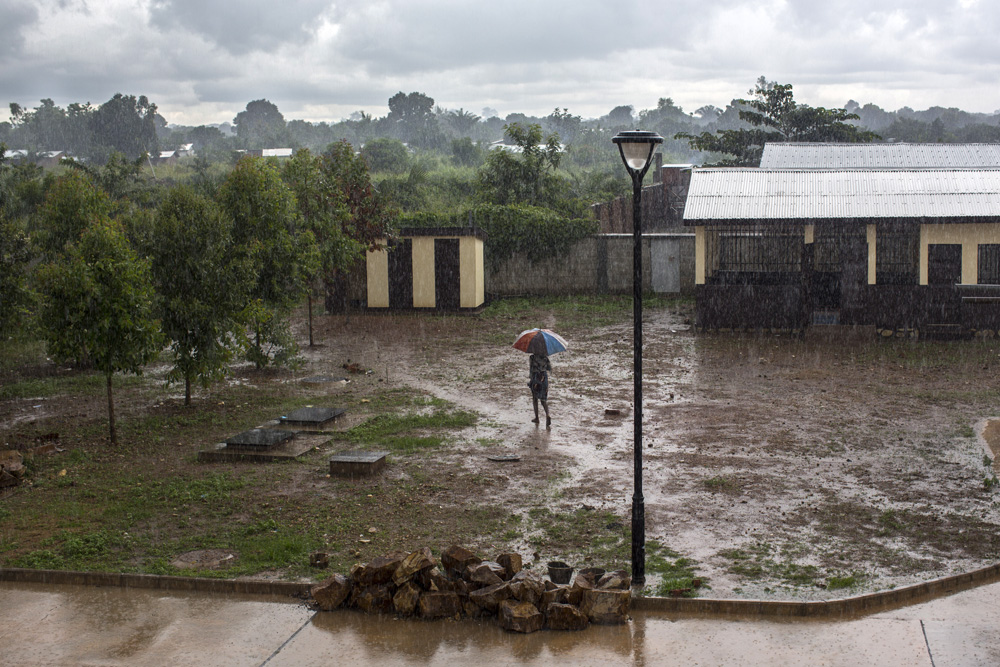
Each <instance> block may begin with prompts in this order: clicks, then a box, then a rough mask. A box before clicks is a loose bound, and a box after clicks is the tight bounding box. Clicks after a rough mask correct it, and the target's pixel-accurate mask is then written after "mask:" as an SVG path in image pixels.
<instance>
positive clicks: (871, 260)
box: [866, 225, 878, 285]
mask: <svg viewBox="0 0 1000 667" xmlns="http://www.w3.org/2000/svg"><path fill="white" fill-rule="evenodd" d="M866 233H867V236H868V284H869V285H874V284H875V277H876V275H878V261H877V259H878V258H877V257H876V256H875V249H876V248H877V247H878V245H877V244H876V243H875V225H868V226H867V229H866Z"/></svg>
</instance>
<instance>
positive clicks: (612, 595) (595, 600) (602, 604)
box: [580, 590, 632, 625]
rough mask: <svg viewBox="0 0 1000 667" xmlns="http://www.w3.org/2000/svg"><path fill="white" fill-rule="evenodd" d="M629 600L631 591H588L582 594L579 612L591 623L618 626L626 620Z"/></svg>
mask: <svg viewBox="0 0 1000 667" xmlns="http://www.w3.org/2000/svg"><path fill="white" fill-rule="evenodd" d="M631 600H632V592H631V591H615V590H601V591H598V590H589V591H586V592H584V594H583V601H582V602H581V603H580V611H582V612H583V613H584V614H586V615H587V618H589V619H590V622H591V623H596V624H598V625H620V624H622V623H624V622H625V621H627V620H628V608H629V603H630V602H631Z"/></svg>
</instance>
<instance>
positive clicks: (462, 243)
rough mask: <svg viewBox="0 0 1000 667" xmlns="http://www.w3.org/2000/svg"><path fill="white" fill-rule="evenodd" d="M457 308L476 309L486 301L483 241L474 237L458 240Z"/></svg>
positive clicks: (463, 237) (461, 237)
mask: <svg viewBox="0 0 1000 667" xmlns="http://www.w3.org/2000/svg"><path fill="white" fill-rule="evenodd" d="M458 273H459V304H458V305H459V306H460V307H461V308H478V307H479V306H481V305H483V302H484V301H485V300H486V278H485V272H484V267H483V241H482V239H478V238H476V237H474V236H460V237H459V239H458Z"/></svg>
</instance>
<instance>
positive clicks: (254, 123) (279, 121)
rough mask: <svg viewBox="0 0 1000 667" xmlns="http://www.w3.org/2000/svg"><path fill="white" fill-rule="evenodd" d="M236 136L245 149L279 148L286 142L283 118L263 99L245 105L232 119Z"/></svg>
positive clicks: (270, 103) (275, 107)
mask: <svg viewBox="0 0 1000 667" xmlns="http://www.w3.org/2000/svg"><path fill="white" fill-rule="evenodd" d="M233 125H234V126H235V127H236V136H237V138H238V139H239V140H240V141H241V142H242V144H243V146H244V147H245V148H281V146H280V144H284V143H285V142H286V141H287V137H288V134H287V131H286V124H285V117H284V116H283V115H282V114H281V112H280V111H278V107H277V106H276V105H275V104H274V103H272V102H270V101H268V100H265V99H260V100H253V101H252V102H249V103H247V107H246V109H244V110H243V111H241V112H239V113H238V114H236V117H235V118H233Z"/></svg>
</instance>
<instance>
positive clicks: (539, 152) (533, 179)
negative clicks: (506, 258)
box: [476, 123, 566, 209]
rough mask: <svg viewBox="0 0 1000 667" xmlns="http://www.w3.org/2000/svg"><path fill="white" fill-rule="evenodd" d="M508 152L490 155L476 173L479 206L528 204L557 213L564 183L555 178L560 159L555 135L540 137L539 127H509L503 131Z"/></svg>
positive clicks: (562, 195) (494, 152)
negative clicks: (510, 143) (508, 147)
mask: <svg viewBox="0 0 1000 667" xmlns="http://www.w3.org/2000/svg"><path fill="white" fill-rule="evenodd" d="M504 130H505V132H506V133H507V136H508V137H510V139H511V140H513V142H514V147H513V148H512V149H503V148H497V149H494V150H492V151H490V154H489V155H487V157H486V163H485V164H484V165H483V166H482V167H480V169H479V171H478V172H477V175H476V178H477V184H476V189H477V198H478V199H479V200H480V201H481V202H482V203H487V204H499V205H501V206H505V205H508V204H528V205H530V206H542V207H545V208H551V209H558V208H560V205H561V204H562V203H563V199H564V198H565V195H566V183H565V182H564V181H563V180H562V179H561V178H559V176H557V175H556V174H555V170H556V169H557V168H558V166H559V161H560V159H561V158H562V154H561V148H560V145H559V135H558V134H550V135H548V136H547V137H543V136H542V128H541V126H540V125H537V124H531V125H528V126H526V127H525V126H522V125H520V124H518V123H511V124H509V125H507V126H505V127H504Z"/></svg>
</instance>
